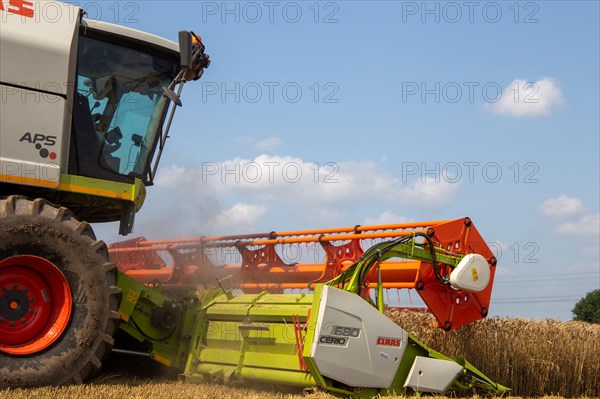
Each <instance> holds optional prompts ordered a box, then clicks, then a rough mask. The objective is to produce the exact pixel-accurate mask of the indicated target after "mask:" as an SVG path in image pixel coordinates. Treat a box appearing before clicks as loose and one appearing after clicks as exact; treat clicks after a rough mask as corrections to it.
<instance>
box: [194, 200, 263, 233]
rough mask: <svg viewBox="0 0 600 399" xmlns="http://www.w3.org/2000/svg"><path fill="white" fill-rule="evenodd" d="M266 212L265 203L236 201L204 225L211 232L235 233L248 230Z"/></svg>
mask: <svg viewBox="0 0 600 399" xmlns="http://www.w3.org/2000/svg"><path fill="white" fill-rule="evenodd" d="M266 213H267V207H266V206H265V205H252V204H245V203H241V202H238V203H237V204H235V205H233V206H232V207H231V208H229V209H224V210H222V211H221V212H219V213H218V214H217V215H215V216H214V217H213V218H212V219H210V220H208V221H207V222H206V225H205V227H206V228H207V230H208V231H211V232H213V234H236V233H242V232H248V229H249V228H251V227H253V226H255V225H256V223H257V222H258V220H260V218H261V217H263V216H264V215H265V214H266Z"/></svg>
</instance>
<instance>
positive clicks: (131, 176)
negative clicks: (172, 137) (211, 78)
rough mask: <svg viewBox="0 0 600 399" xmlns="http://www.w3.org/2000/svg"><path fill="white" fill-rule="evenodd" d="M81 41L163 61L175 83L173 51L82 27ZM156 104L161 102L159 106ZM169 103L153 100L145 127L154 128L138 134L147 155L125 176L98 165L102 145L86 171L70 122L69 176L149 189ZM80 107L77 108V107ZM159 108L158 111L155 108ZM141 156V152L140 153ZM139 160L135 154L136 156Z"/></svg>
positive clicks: (176, 62) (176, 65) (176, 57)
mask: <svg viewBox="0 0 600 399" xmlns="http://www.w3.org/2000/svg"><path fill="white" fill-rule="evenodd" d="M84 39H92V40H95V41H98V42H101V43H107V44H109V45H112V46H118V47H121V48H124V49H130V50H132V51H135V52H140V53H144V54H148V55H150V56H151V57H153V58H155V59H162V60H164V61H165V64H170V65H172V66H173V70H172V71H171V76H170V79H171V82H172V81H173V80H175V78H176V76H177V74H178V73H179V70H180V63H179V53H178V52H177V51H173V50H170V49H168V48H165V47H161V46H158V45H154V44H152V43H149V42H144V41H140V40H137V39H135V38H130V37H125V36H122V35H118V34H116V33H112V32H105V31H101V30H97V29H93V28H90V27H89V26H86V25H82V27H81V29H80V32H79V44H78V46H79V45H80V43H81V40H84ZM80 56H81V54H78V57H77V68H76V69H77V70H76V79H77V81H76V82H75V84H74V86H75V87H74V92H75V93H74V104H73V112H74V114H75V112H77V107H78V104H77V103H75V102H76V101H78V96H79V95H80V93H79V84H78V83H79V78H80V77H81V75H80V58H79V57H80ZM127 94H128V93H125V94H123V95H122V97H119V99H118V100H117V101H118V102H117V104H119V103H120V102H121V100H122V98H124V97H125V96H126V95H127ZM158 95H160V96H162V94H158ZM159 102H161V104H160V105H158V104H159ZM169 103H170V102H169V101H168V100H167V99H162V98H159V99H157V100H156V102H155V105H154V106H155V108H154V109H153V111H152V113H150V114H149V115H148V117H149V120H150V121H149V122H148V123H149V126H150V124H154V125H155V126H154V131H153V132H151V133H148V131H144V132H141V135H142V140H145V139H146V138H149V139H150V141H149V142H147V143H145V144H144V146H145V150H146V152H147V154H146V155H145V160H140V161H139V163H137V162H136V165H134V167H133V170H131V171H128V170H126V172H127V174H122V173H121V170H119V171H118V172H117V171H115V170H113V169H111V168H110V167H107V164H106V163H103V162H101V158H102V157H103V154H102V152H103V151H102V150H103V149H104V147H105V144H101V150H100V151H99V154H98V156H97V159H96V160H95V161H94V162H90V163H91V164H92V165H91V168H90V167H86V166H85V165H83V163H84V162H82V161H83V160H82V159H80V154H82V153H85V149H84V148H83V145H84V144H83V143H81V140H82V138H81V137H80V138H79V140H77V136H78V127H77V126H76V123H75V118H73V124H72V140H73V148H72V150H71V153H72V154H71V157H70V162H69V163H70V172H71V173H74V174H77V175H82V176H87V177H92V178H100V179H103V180H111V181H117V182H123V183H130V184H131V183H133V182H134V180H135V178H138V179H140V180H141V181H142V182H143V183H144V185H146V186H150V185H152V184H153V178H152V174H151V172H152V170H151V165H152V163H153V160H154V159H155V157H156V149H157V146H158V142H159V140H160V137H161V135H162V133H163V125H164V123H165V120H166V117H167V112H168V109H169ZM79 106H80V105H79ZM117 106H118V105H117ZM91 107H92V104H89V108H90V109H92V108H91ZM158 107H160V108H158ZM135 133H136V134H138V135H140V132H135ZM79 135H80V136H82V135H83V134H81V133H79ZM131 136H133V134H131ZM78 141H79V142H78ZM86 141H87V140H86ZM140 154H141V151H140ZM138 156H139V154H138Z"/></svg>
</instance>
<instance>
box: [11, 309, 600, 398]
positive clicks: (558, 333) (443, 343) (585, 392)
mask: <svg viewBox="0 0 600 399" xmlns="http://www.w3.org/2000/svg"><path fill="white" fill-rule="evenodd" d="M387 315H388V317H390V318H391V319H392V320H394V321H395V322H396V323H398V324H399V325H400V326H402V327H403V328H405V329H406V330H407V331H409V332H410V333H412V334H413V335H415V336H416V337H417V338H418V339H420V340H421V341H423V342H424V343H425V344H427V345H429V346H431V347H432V348H434V349H436V350H438V351H440V352H442V353H444V354H446V355H448V356H462V357H465V358H466V359H468V360H469V361H470V362H471V363H472V364H474V365H475V366H476V367H478V368H479V369H480V370H482V371H483V372H484V373H485V374H486V375H488V376H489V377H490V378H492V379H493V380H495V381H497V382H499V383H501V384H503V385H505V386H508V387H510V388H512V389H513V390H512V392H511V395H515V396H505V397H504V398H505V399H518V398H525V397H527V398H531V397H535V398H543V399H554V398H564V397H568V398H588V397H589V398H592V397H596V398H597V397H600V325H598V324H588V323H582V322H567V323H564V322H560V321H556V320H526V319H519V318H510V319H509V318H500V319H498V318H490V319H485V320H481V321H479V322H476V323H473V324H471V325H469V326H466V327H463V328H462V329H460V330H457V331H453V332H450V333H446V332H444V331H442V330H440V329H435V328H432V327H430V325H431V323H432V322H433V319H432V316H431V315H429V314H425V313H415V312H408V311H398V310H390V311H388V312H387ZM175 379H176V374H175V373H173V371H172V370H169V369H166V368H164V367H162V366H160V365H159V364H158V363H155V362H153V361H151V360H150V359H149V358H147V357H139V356H131V355H124V354H116V353H114V354H113V355H111V357H110V358H109V360H108V362H107V364H106V365H105V367H104V368H103V371H102V373H101V374H100V375H99V377H98V378H97V379H96V380H95V381H94V382H93V383H92V384H86V385H80V386H67V387H45V388H37V389H18V390H5V391H0V399H25V398H27V399H59V398H61V399H62V398H74V399H80V398H81V399H149V398H160V399H213V398H223V399H333V398H335V396H333V395H330V394H327V393H325V392H322V391H316V392H311V393H306V392H302V391H299V390H290V389H287V388H286V387H282V386H277V387H275V386H268V385H254V384H253V385H252V386H247V385H246V386H245V385H241V384H237V383H236V384H229V385H219V384H208V383H206V384H190V383H182V382H177V381H176V380H175ZM472 398H478V397H477V396H474V397H472Z"/></svg>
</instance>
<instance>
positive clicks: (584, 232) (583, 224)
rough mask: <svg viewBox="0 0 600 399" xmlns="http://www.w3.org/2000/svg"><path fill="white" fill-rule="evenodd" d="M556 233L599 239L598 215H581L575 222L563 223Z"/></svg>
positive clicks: (599, 219)
mask: <svg viewBox="0 0 600 399" xmlns="http://www.w3.org/2000/svg"><path fill="white" fill-rule="evenodd" d="M556 231H558V232H559V233H561V234H565V235H570V236H587V237H589V236H591V237H595V239H596V240H597V239H598V238H599V237H600V213H597V214H595V215H594V214H588V215H583V216H582V217H580V218H579V219H577V220H575V221H569V222H563V223H561V224H559V225H558V226H557V227H556Z"/></svg>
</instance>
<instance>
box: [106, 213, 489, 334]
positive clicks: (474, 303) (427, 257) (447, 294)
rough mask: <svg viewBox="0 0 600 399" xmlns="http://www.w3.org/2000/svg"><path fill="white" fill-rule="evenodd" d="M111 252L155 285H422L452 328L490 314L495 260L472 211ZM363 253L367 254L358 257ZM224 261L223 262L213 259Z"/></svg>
mask: <svg viewBox="0 0 600 399" xmlns="http://www.w3.org/2000/svg"><path fill="white" fill-rule="evenodd" d="M367 249H368V250H367ZM109 252H110V257H111V261H112V262H114V263H115V264H116V265H117V266H118V267H119V269H120V270H121V271H122V272H124V273H126V274H128V275H130V276H132V277H133V278H135V279H137V280H139V281H141V282H143V283H146V284H154V285H161V284H166V285H170V284H201V283H205V284H206V283H209V284H210V283H214V282H215V278H216V279H220V278H223V277H226V276H228V275H232V276H233V281H234V283H233V284H234V285H235V286H236V287H239V288H240V289H242V290H243V291H244V292H261V291H263V290H268V291H270V292H280V293H282V292H284V290H292V289H307V288H314V286H315V285H316V284H318V283H328V284H331V285H334V286H340V287H345V289H346V290H350V291H353V292H354V293H356V294H358V295H361V296H363V297H365V298H368V297H369V296H370V294H371V291H372V290H373V289H379V290H380V291H381V292H383V291H382V290H392V289H416V290H417V292H418V294H419V295H420V297H421V298H422V299H423V301H424V302H425V304H426V305H427V307H428V308H429V310H430V311H431V312H432V313H433V314H434V315H435V317H436V319H437V320H438V323H439V326H440V327H442V328H444V329H446V330H453V329H456V328H459V327H461V326H463V325H465V324H469V323H471V322H473V321H476V320H479V319H481V318H482V317H485V316H486V315H487V313H488V309H489V303H490V297H491V293H492V286H493V281H494V273H495V266H496V259H495V257H494V255H493V254H492V252H491V250H490V249H489V247H488V246H487V244H486V243H485V241H484V240H483V238H482V237H481V235H480V234H479V232H478V231H477V229H476V228H475V226H474V224H473V223H472V222H471V219H469V218H462V219H457V220H441V221H425V222H411V223H403V224H388V225H375V226H360V225H357V226H353V227H346V228H329V229H322V230H301V231H283V232H276V231H272V232H268V233H257V234H243V235H229V236H208V237H200V238H188V239H178V240H154V241H150V240H146V239H144V238H136V239H131V240H128V241H123V242H120V243H115V244H112V245H110V246H109ZM290 254H293V255H290ZM365 254H368V255H369V256H368V257H365V258H364V259H367V260H368V262H367V261H366V260H364V261H362V263H360V264H358V263H357V262H358V260H359V259H360V258H361V257H363V255H365ZM316 258H320V259H316ZM223 260H224V261H225V264H224V265H223V264H221V265H219V264H217V263H224V262H222V261H223ZM317 260H318V261H319V262H317ZM234 261H235V262H237V263H233V262H234ZM168 262H170V264H167V263H168ZM365 262H367V263H365ZM373 262H377V264H374V263H373ZM461 262H462V263H461ZM359 268H360V269H361V270H360V271H359V270H357V269H359ZM353 274H354V280H352V281H350V280H351V277H350V276H351V275H353ZM359 275H360V282H359V281H358V280H357V279H358V278H359V277H358V276H359ZM349 283H350V284H351V288H349V287H350V286H349V285H348V284H349ZM378 287H379V288H378ZM380 302H381V301H380Z"/></svg>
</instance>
